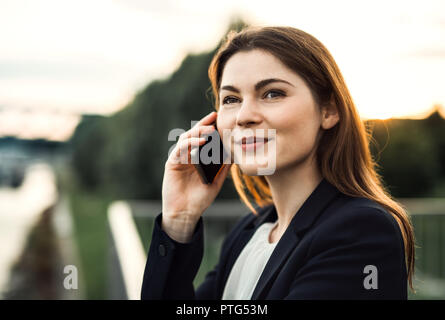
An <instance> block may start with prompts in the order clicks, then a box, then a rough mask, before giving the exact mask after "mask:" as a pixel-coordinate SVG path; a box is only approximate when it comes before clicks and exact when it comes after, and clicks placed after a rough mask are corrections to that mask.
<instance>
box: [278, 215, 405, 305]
mask: <svg viewBox="0 0 445 320" xmlns="http://www.w3.org/2000/svg"><path fill="white" fill-rule="evenodd" d="M308 257H309V259H308V261H307V262H306V263H305V264H304V265H303V267H302V268H301V269H300V270H299V271H298V272H297V274H296V277H295V279H294V281H293V283H292V285H291V288H290V291H289V294H288V296H287V297H285V299H317V300H319V299H407V288H406V282H407V275H406V269H405V258H404V246H403V240H402V237H401V233H400V230H399V227H398V224H397V222H396V221H395V219H394V218H393V217H392V216H391V215H390V214H389V213H388V212H384V211H382V210H378V209H375V208H370V207H358V208H354V209H353V210H350V211H349V212H347V213H345V214H343V213H342V214H341V215H340V214H339V215H338V216H333V217H332V218H331V220H330V221H329V222H327V223H325V225H324V226H323V227H320V230H319V232H318V233H317V236H316V237H315V238H314V240H313V241H312V244H311V247H310V249H309V252H308ZM367 265H373V266H375V267H376V268H377V269H376V270H377V273H376V274H377V282H376V284H377V289H372V288H371V289H365V286H364V281H365V278H366V277H368V275H370V272H369V271H366V273H364V269H365V266H367ZM374 274H375V273H374ZM369 279H370V278H369V277H368V280H369ZM366 282H367V283H369V281H366ZM371 282H372V281H371Z"/></svg>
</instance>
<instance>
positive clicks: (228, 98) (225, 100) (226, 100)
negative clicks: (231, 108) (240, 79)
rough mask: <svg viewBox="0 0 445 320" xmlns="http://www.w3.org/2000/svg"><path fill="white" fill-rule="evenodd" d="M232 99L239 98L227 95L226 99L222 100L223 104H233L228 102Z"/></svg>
mask: <svg viewBox="0 0 445 320" xmlns="http://www.w3.org/2000/svg"><path fill="white" fill-rule="evenodd" d="M230 99H235V100H237V98H235V97H230V96H229V97H225V98H224V99H223V101H222V104H231V103H228V101H230Z"/></svg>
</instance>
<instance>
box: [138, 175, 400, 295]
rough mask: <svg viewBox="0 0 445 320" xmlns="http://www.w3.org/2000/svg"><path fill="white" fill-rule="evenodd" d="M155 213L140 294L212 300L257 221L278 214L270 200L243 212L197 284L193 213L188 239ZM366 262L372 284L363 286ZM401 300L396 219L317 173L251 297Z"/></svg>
mask: <svg viewBox="0 0 445 320" xmlns="http://www.w3.org/2000/svg"><path fill="white" fill-rule="evenodd" d="M161 219H162V212H161V213H160V214H159V215H158V216H157V217H156V219H155V224H154V228H153V235H152V241H151V245H150V249H149V252H148V257H147V263H146V266H145V272H144V279H143V283H142V292H141V298H142V299H212V300H213V299H216V300H220V299H221V297H222V294H223V291H224V285H225V283H226V281H227V278H228V276H229V273H230V270H231V268H232V266H233V265H234V263H235V261H236V259H237V257H238V255H239V254H240V253H241V250H242V249H243V248H244V246H245V245H246V244H247V242H248V241H249V239H250V238H251V237H252V235H253V234H254V232H255V231H256V230H257V229H258V227H259V226H260V225H261V224H262V223H264V222H274V221H276V219H277V213H276V210H275V206H273V205H269V206H265V207H262V208H260V212H259V216H256V215H254V214H253V213H250V214H247V215H246V216H244V217H243V218H241V219H240V221H239V222H238V223H237V224H236V225H235V227H234V228H233V229H232V230H231V231H230V232H229V234H228V235H227V236H226V238H225V240H224V242H223V245H222V248H221V253H220V257H219V261H218V263H217V264H216V266H215V267H214V269H213V270H211V271H210V272H208V273H207V275H206V277H205V279H204V281H203V283H202V284H201V285H200V286H199V287H198V288H197V289H196V290H195V289H194V287H193V280H194V278H195V276H196V273H197V272H198V269H199V267H200V264H201V261H202V257H203V251H204V239H203V222H202V217H201V218H200V219H199V221H198V224H197V226H196V229H195V230H194V234H193V238H192V240H191V242H189V243H179V242H177V241H175V240H173V239H171V238H170V237H169V236H168V235H167V234H166V233H165V232H164V231H163V230H162V229H161ZM367 265H372V266H375V267H376V268H377V269H376V271H377V272H376V273H375V272H373V273H374V274H376V275H377V277H376V278H374V280H375V279H377V282H376V283H377V288H371V289H366V288H365V286H364V281H365V278H366V277H367V276H368V273H369V270H365V267H366V266H367ZM258 299H273V300H281V299H407V272H406V267H405V254H404V244H403V239H402V236H401V232H400V229H399V226H398V224H397V222H396V220H395V219H394V218H393V216H392V215H391V214H389V213H388V211H386V210H385V209H384V208H383V207H382V206H380V205H379V204H377V203H376V202H374V201H371V200H369V199H366V198H359V197H350V196H347V195H345V194H343V193H340V192H339V191H338V189H337V188H335V187H334V186H333V185H332V184H330V183H329V182H328V181H327V180H325V179H323V180H322V181H321V182H320V184H319V185H318V186H317V187H316V189H315V190H314V191H313V192H312V194H311V195H310V196H309V197H308V198H307V199H306V201H305V202H304V204H303V205H302V206H301V208H300V209H299V210H298V212H297V213H296V214H295V216H294V218H293V219H292V221H291V223H290V225H289V227H288V228H287V230H286V232H285V233H284V234H283V235H282V237H281V239H280V240H279V242H278V244H277V245H276V247H275V249H274V252H273V253H272V255H271V257H270V259H269V261H268V262H267V264H266V266H265V268H264V271H263V273H262V274H261V277H260V278H259V280H258V283H257V285H256V288H255V290H254V292H253V295H252V300H258Z"/></svg>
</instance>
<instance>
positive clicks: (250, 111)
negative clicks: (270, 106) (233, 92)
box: [236, 99, 262, 127]
mask: <svg viewBox="0 0 445 320" xmlns="http://www.w3.org/2000/svg"><path fill="white" fill-rule="evenodd" d="M261 121H262V116H261V113H260V112H259V110H258V106H257V105H256V104H255V103H254V102H253V101H249V100H248V99H244V101H243V103H242V105H241V108H240V109H239V111H238V114H237V115H236V125H237V126H240V127H249V126H253V125H256V124H259V123H261Z"/></svg>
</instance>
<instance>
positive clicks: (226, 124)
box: [217, 49, 332, 175]
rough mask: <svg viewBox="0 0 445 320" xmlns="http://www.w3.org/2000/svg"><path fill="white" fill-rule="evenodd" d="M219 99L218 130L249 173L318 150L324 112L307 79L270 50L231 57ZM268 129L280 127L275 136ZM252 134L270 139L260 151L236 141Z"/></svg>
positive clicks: (285, 164) (287, 163) (286, 163)
mask: <svg viewBox="0 0 445 320" xmlns="http://www.w3.org/2000/svg"><path fill="white" fill-rule="evenodd" d="M270 79H276V80H277V81H274V80H270ZM265 80H267V81H265ZM219 100H220V104H219V111H218V117H217V127H218V132H219V134H220V135H221V137H223V144H224V148H225V149H226V150H229V148H230V151H231V154H232V157H233V158H232V159H234V161H235V163H237V164H238V165H239V166H240V169H241V170H242V171H243V173H244V174H247V175H263V174H261V172H260V171H259V170H258V169H259V168H263V169H264V168H271V167H272V166H274V167H275V168H273V169H275V171H278V170H282V169H285V168H289V167H290V166H296V165H298V164H299V163H301V162H302V161H304V160H305V159H307V158H308V156H309V155H311V153H313V152H314V151H315V149H316V143H317V139H318V135H319V132H320V128H321V125H322V124H323V120H322V118H323V117H325V116H324V113H323V112H321V110H320V108H319V106H318V105H316V103H315V101H314V99H313V97H312V94H311V91H310V89H309V87H308V86H307V85H306V83H305V82H304V80H303V79H302V78H301V77H300V76H298V75H297V74H296V73H295V72H294V71H292V70H290V69H288V68H287V67H286V66H285V65H284V64H282V63H281V61H280V60H278V59H277V58H276V57H275V56H274V55H272V54H270V53H268V52H267V51H264V50H259V49H254V50H250V51H247V52H238V53H236V54H234V55H233V56H232V57H230V58H229V60H228V61H227V62H226V65H225V67H224V70H223V75H222V79H221V90H220V92H219ZM331 122H332V121H331ZM323 125H324V126H326V125H328V126H329V124H323ZM258 129H264V130H258ZM268 129H275V134H273V130H271V131H268ZM227 133H230V135H227ZM268 133H272V134H269V135H268ZM250 136H256V137H265V138H269V140H268V141H267V142H266V143H263V144H261V143H259V144H257V147H256V149H255V150H243V149H242V148H241V145H239V144H233V141H237V140H239V139H241V138H242V137H250ZM231 141H232V144H231ZM229 146H231V147H229ZM263 172H264V171H263ZM272 173H273V172H272ZM272 173H270V174H272ZM265 175H267V174H265Z"/></svg>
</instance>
